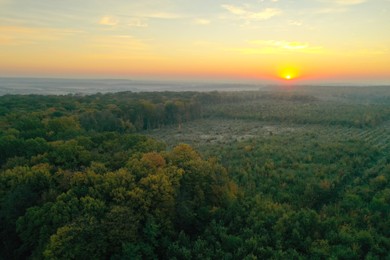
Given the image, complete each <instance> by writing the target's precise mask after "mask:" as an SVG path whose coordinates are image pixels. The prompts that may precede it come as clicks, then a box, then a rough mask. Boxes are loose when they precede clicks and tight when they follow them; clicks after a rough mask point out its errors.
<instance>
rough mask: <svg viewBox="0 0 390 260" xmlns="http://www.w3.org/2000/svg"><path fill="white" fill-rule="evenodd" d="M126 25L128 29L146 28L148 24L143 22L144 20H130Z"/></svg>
mask: <svg viewBox="0 0 390 260" xmlns="http://www.w3.org/2000/svg"><path fill="white" fill-rule="evenodd" d="M127 25H128V26H130V27H148V23H147V22H146V21H145V19H141V18H131V19H130V20H129V21H128V23H127Z"/></svg>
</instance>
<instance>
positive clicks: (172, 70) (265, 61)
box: [0, 0, 390, 83]
mask: <svg viewBox="0 0 390 260" xmlns="http://www.w3.org/2000/svg"><path fill="white" fill-rule="evenodd" d="M0 76H50V77H51V76H55V77H72V76H74V77H83V76H86V77H94V76H96V77H97V76H98V77H122V78H123V77H126V78H131V77H141V78H148V77H150V78H189V79H194V78H195V79H198V78H199V79H209V78H210V79H224V78H226V79H253V80H278V79H280V78H287V77H290V78H291V79H296V80H317V81H321V80H333V81H338V80H339V81H351V82H359V81H373V82H387V83H389V82H390V0H247V1H237V0H208V1H206V0H193V1H189V0H142V1H141V0H139V1H135V0H111V1H107V0H105V1H99V0H82V1H81V0H77V1H76V0H66V1H59V0H39V1H36V0H0Z"/></svg>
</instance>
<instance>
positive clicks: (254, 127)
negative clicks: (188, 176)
mask: <svg viewBox="0 0 390 260" xmlns="http://www.w3.org/2000/svg"><path fill="white" fill-rule="evenodd" d="M301 128H302V126H296V127H292V126H283V125H280V124H279V125H272V124H269V123H264V122H260V121H249V120H234V119H200V120H195V121H191V122H188V123H185V124H182V125H181V126H178V125H175V126H167V127H163V128H160V129H154V130H150V131H146V132H145V134H147V135H150V136H152V137H155V138H157V139H160V140H163V141H165V142H166V143H167V144H168V145H169V146H174V145H177V144H179V143H187V144H190V145H193V146H195V147H199V146H204V145H210V144H221V145H224V144H229V143H231V142H235V141H238V142H240V141H245V140H248V139H251V138H256V137H260V136H273V135H279V134H288V133H293V132H296V131H299V130H300V129H301Z"/></svg>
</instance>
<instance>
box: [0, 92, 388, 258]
mask: <svg viewBox="0 0 390 260" xmlns="http://www.w3.org/2000/svg"><path fill="white" fill-rule="evenodd" d="M389 152H390V88H388V87H341V86H340V87H319V86H317V87H309V86H303V87H295V88H289V89H272V88H270V89H264V90H258V91H240V92H238V91H236V92H228V91H226V92H223V91H218V92H217V91H214V92H121V93H108V94H100V93H98V94H93V95H75V94H69V95H46V96H45V95H4V96H0V167H1V168H0V236H1V237H0V238H1V239H0V241H1V243H0V259H114V260H115V259H389V257H390V218H389V216H390V154H389Z"/></svg>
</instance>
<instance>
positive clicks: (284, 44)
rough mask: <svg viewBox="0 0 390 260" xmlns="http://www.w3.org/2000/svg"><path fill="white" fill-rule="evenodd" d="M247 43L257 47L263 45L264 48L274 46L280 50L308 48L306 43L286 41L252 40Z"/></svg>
mask: <svg viewBox="0 0 390 260" xmlns="http://www.w3.org/2000/svg"><path fill="white" fill-rule="evenodd" d="M249 43H252V44H257V45H263V46H264V45H265V46H274V47H279V48H282V49H288V50H299V49H306V48H308V47H309V44H308V43H304V42H288V41H274V40H268V41H264V40H254V41H250V42H249Z"/></svg>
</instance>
